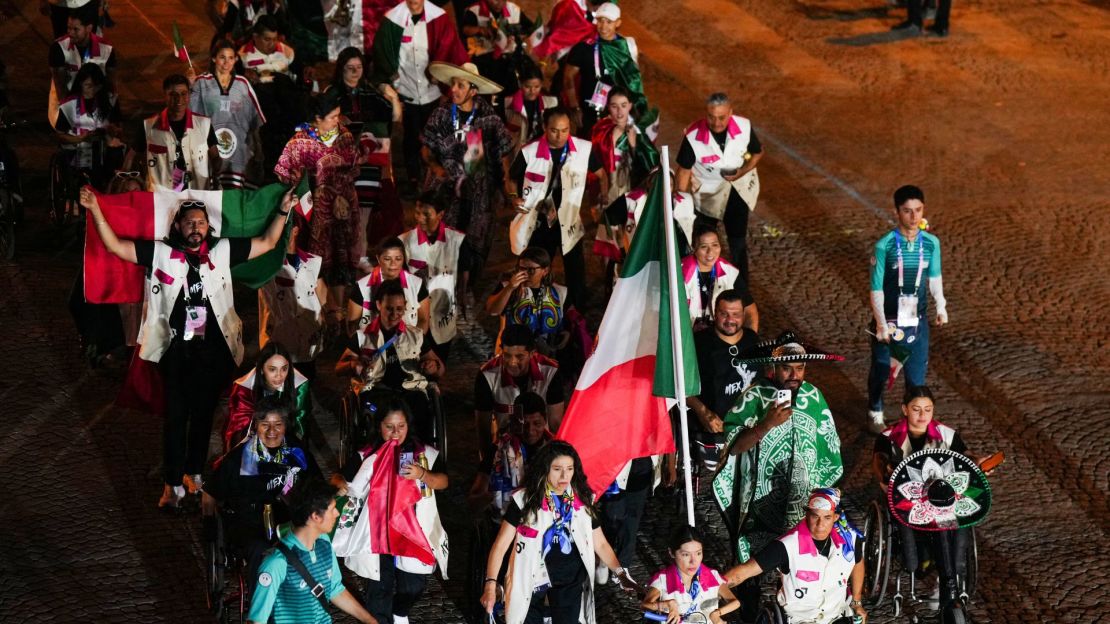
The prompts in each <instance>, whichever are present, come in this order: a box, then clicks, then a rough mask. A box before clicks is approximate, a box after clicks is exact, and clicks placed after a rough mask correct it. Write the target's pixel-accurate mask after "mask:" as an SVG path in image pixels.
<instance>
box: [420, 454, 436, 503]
mask: <svg viewBox="0 0 1110 624" xmlns="http://www.w3.org/2000/svg"><path fill="white" fill-rule="evenodd" d="M416 462H417V464H419V465H420V467H421V468H423V469H424V473H426V472H427V471H428V468H430V466H428V456H427V455H425V454H424V453H421V454H420V455H418V456H417V458H416ZM424 473H421V474H424ZM416 483H417V485H419V486H420V494H421V495H422V496H423V497H424V498H431V496H432V488H430V487H428V484H427V483H424V482H423V481H417V482H416Z"/></svg>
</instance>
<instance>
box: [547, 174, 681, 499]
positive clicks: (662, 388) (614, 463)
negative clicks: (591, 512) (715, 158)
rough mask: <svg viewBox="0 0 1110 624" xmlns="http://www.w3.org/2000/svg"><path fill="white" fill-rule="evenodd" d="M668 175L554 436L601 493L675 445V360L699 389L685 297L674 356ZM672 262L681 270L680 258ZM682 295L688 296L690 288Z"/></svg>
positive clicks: (653, 196)
mask: <svg viewBox="0 0 1110 624" xmlns="http://www.w3.org/2000/svg"><path fill="white" fill-rule="evenodd" d="M663 175H666V174H663ZM663 175H658V176H656V179H655V183H654V184H653V185H652V187H651V190H650V192H649V194H648V200H647V204H646V205H645V206H644V210H643V213H642V214H641V217H640V224H639V225H638V227H637V228H636V235H635V236H634V237H633V239H632V245H631V247H630V248H629V252H628V257H627V259H626V260H625V262H624V265H623V266H622V268H621V274H620V277H619V279H618V280H617V283H616V285H615V286H614V287H613V295H612V297H611V298H610V299H609V305H608V307H607V308H606V309H605V316H604V318H603V319H602V321H601V327H600V328H599V329H598V339H597V345H596V347H595V348H594V352H593V354H592V355H591V356H590V358H589V359H588V360H586V365H585V366H584V367H583V369H582V375H581V376H580V377H579V378H578V384H577V385H576V386H575V389H574V394H572V395H571V398H570V404H569V405H568V406H567V411H566V415H565V416H564V417H563V423H562V426H561V427H560V428H559V433H558V436H557V437H558V438H560V439H562V440H566V441H567V442H569V443H571V444H572V445H573V446H574V448H575V449H576V450H577V451H578V454H579V455H580V456H581V458H582V464H583V469H584V470H585V472H586V476H587V477H588V479H589V483H590V488H591V489H593V490H594V492H595V493H598V494H600V493H601V492H603V491H604V490H605V489H606V488H608V487H609V485H610V484H611V483H612V482H613V479H614V478H616V476H617V474H618V473H619V472H620V471H621V469H622V468H623V467H624V465H625V464H626V463H628V462H629V461H631V460H633V459H635V458H637V457H647V456H650V455H657V454H660V453H670V452H672V451H674V449H675V446H674V437H673V435H672V433H671V420H670V417H669V416H668V414H667V409H668V404H673V400H674V399H676V398H677V397H676V396H675V395H676V394H677V393H676V390H675V385H676V384H675V367H676V366H682V367H683V370H684V373H685V380H686V387H685V390H686V395H687V396H693V395H697V394H699V393H700V392H701V390H700V382H699V377H698V368H697V359H696V357H695V355H694V339H693V332H692V330H691V324H690V317H689V312H688V311H687V307H686V306H685V305H681V306H679V310H678V313H679V315H680V318H679V321H680V323H679V326H680V327H681V331H682V333H683V336H682V353H681V354H679V355H678V356H677V357H676V355H675V354H674V352H673V347H672V345H673V340H672V339H673V336H672V330H671V327H672V324H671V310H670V306H669V304H668V302H669V301H670V286H669V284H668V280H667V256H666V253H667V244H668V241H667V236H666V233H665V231H664V207H663V198H664V197H665V195H664V191H663V183H662V179H663ZM670 245H671V247H672V249H673V252H672V253H676V254H677V251H678V250H677V245H676V243H675V242H674V241H673V240H672V241H670ZM674 264H675V270H676V271H677V270H678V263H677V262H675V263H674ZM677 283H679V284H681V283H682V278H681V276H679V277H678V280H677ZM681 295H682V296H681V301H682V302H683V303H684V302H685V299H686V297H685V294H684V293H681ZM668 399H671V400H670V401H668Z"/></svg>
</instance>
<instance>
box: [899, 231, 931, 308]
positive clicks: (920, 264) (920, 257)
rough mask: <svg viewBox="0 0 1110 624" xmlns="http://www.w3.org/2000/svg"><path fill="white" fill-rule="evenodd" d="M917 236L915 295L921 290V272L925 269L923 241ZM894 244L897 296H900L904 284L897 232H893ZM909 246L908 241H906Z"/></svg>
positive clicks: (900, 240) (900, 241) (900, 245)
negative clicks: (896, 249)
mask: <svg viewBox="0 0 1110 624" xmlns="http://www.w3.org/2000/svg"><path fill="white" fill-rule="evenodd" d="M920 236H921V235H920V234H918V237H919V238H918V241H917V279H916V280H914V283H913V292H914V294H917V292H918V290H920V288H921V272H922V271H923V270H924V269H925V241H924V240H923V239H921V238H920ZM894 243H895V245H896V246H897V248H898V294H902V286H903V284H904V283H905V279H904V278H903V265H904V264H905V263H904V262H903V261H902V234H901V233H900V232H899V231H898V230H894ZM907 244H909V241H907Z"/></svg>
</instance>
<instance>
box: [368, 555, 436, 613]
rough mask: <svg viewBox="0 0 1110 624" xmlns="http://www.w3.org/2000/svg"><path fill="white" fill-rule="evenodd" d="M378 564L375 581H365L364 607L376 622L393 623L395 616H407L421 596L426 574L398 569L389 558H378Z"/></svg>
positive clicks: (425, 583) (387, 556)
mask: <svg viewBox="0 0 1110 624" xmlns="http://www.w3.org/2000/svg"><path fill="white" fill-rule="evenodd" d="M378 561H379V562H380V565H381V570H380V573H379V575H378V580H376V581H375V580H373V579H368V580H367V581H366V592H365V593H364V594H363V605H364V606H365V607H366V610H367V611H369V612H370V615H373V616H374V617H375V618H376V619H377V620H378V621H379V622H392V621H393V616H394V615H399V616H401V617H408V614H409V611H410V610H411V609H412V605H414V604H416V601H417V600H420V595H421V594H423V593H424V587H425V586H427V584H428V575H426V574H413V573H411V572H405V571H404V570H398V569H397V566H395V565H394V560H393V557H392V556H391V555H381V556H379V557H378Z"/></svg>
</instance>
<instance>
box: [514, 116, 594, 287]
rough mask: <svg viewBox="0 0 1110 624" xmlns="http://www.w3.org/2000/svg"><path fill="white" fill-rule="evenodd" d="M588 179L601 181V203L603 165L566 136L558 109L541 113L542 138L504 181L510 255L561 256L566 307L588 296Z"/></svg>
mask: <svg viewBox="0 0 1110 624" xmlns="http://www.w3.org/2000/svg"><path fill="white" fill-rule="evenodd" d="M590 173H593V174H594V175H596V176H597V178H598V179H599V180H600V181H601V195H602V197H604V196H605V195H606V194H607V193H608V176H607V175H606V173H605V169H604V167H602V166H601V161H600V160H599V158H598V156H597V154H596V153H595V152H594V150H593V148H592V145H591V144H590V142H589V141H586V140H583V139H579V138H577V137H573V136H571V135H570V115H569V113H567V111H566V110H565V109H563V108H561V107H556V108H552V109H549V110H547V111H546V112H545V113H544V136H542V137H540V138H538V139H536V140H535V141H532V142H531V143H529V144H528V145H525V146H524V148H523V149H521V150H520V154H518V155H517V157H516V159H515V160H514V161H513V164H512V166H511V167H510V168H509V173H508V175H507V176H506V180H505V195H506V197H508V198H509V200H510V201H511V202H512V205H513V208H514V209H516V212H517V214H516V216H515V217H514V218H513V221H512V223H511V224H510V225H509V243H510V246H511V247H512V252H513V254H516V255H519V254H521V253H522V252H523V251H524V249H526V248H528V247H540V248H542V249H544V250H545V251H547V253H548V254H549V255H550V256H551V257H552V258H554V257H555V256H556V255H557V254H561V255H562V256H563V272H564V273H565V275H566V282H567V290H568V293H567V297H568V299H567V305H573V304H574V302H575V300H576V299H578V298H580V297H582V296H584V295H585V294H586V261H585V259H584V256H583V251H582V245H581V241H582V237H583V236H584V235H585V225H584V224H583V223H582V207H583V205H584V204H585V202H586V178H587V175H588V174H590Z"/></svg>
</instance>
